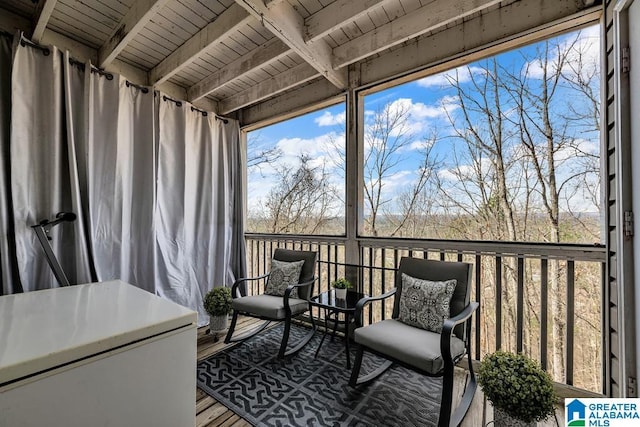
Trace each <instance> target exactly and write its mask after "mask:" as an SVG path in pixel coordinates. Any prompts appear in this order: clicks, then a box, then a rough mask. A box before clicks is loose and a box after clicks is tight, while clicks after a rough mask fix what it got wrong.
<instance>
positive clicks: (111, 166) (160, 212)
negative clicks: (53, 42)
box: [0, 44, 245, 325]
mask: <svg viewBox="0 0 640 427" xmlns="http://www.w3.org/2000/svg"><path fill="white" fill-rule="evenodd" d="M0 47H1V46H0ZM14 50H15V53H14V60H13V64H12V74H11V97H10V99H11V104H10V105H11V111H10V113H11V114H10V116H11V118H10V119H9V120H5V119H4V117H5V116H4V115H3V122H2V123H5V122H7V123H9V122H10V124H9V128H10V133H11V137H10V142H9V144H10V150H8V151H10V153H11V156H10V161H9V163H10V170H11V173H10V176H9V177H10V183H4V182H3V181H2V179H3V178H2V176H0V220H1V221H0V226H1V227H4V228H6V229H10V228H11V224H10V223H11V221H10V220H11V219H13V222H14V223H15V233H12V232H11V230H9V232H8V233H7V235H10V236H15V241H16V242H15V244H12V242H11V240H10V239H8V238H5V237H4V236H3V237H2V238H3V240H2V246H0V256H1V257H2V267H3V270H2V280H3V282H2V284H3V292H5V293H11V292H18V291H20V289H19V288H20V286H19V285H20V283H18V282H21V284H22V287H23V288H24V290H25V291H29V290H35V289H42V288H49V287H54V286H57V282H56V281H55V279H54V277H53V275H52V273H51V269H50V268H49V266H48V265H47V264H46V261H45V257H44V254H43V251H42V248H41V246H40V244H39V242H38V241H37V239H36V237H35V233H34V232H33V231H32V230H31V225H34V224H36V223H38V222H39V221H40V220H42V219H45V218H52V217H53V215H55V214H56V213H57V212H67V211H70V212H74V213H75V214H76V215H77V220H76V221H74V222H73V223H63V224H62V225H58V226H56V227H54V228H52V230H51V237H52V240H51V243H52V246H53V250H54V252H55V253H56V254H57V256H58V258H59V260H60V263H61V265H62V267H63V269H64V270H65V272H66V274H67V276H68V277H69V281H70V282H71V283H84V282H89V281H91V280H96V279H97V280H100V281H104V280H109V279H121V280H124V281H126V282H129V283H132V284H134V285H136V286H139V287H141V288H143V289H146V290H148V291H150V292H154V293H157V294H158V295H161V296H163V297H166V298H168V299H171V300H173V301H175V302H177V303H179V304H182V305H184V306H186V307H190V308H192V309H194V310H196V311H198V313H199V314H200V316H199V324H201V325H202V324H204V323H206V322H207V320H208V319H207V318H206V316H204V314H205V313H204V311H203V309H202V304H201V301H202V297H203V295H204V293H205V292H206V291H207V290H209V289H210V288H212V287H213V286H221V285H227V286H228V285H230V284H231V283H232V282H233V280H234V278H235V277H236V276H237V275H241V274H243V273H244V270H245V260H244V257H245V252H244V238H243V224H242V220H241V218H242V216H243V212H242V201H241V199H242V198H243V197H242V193H241V188H242V185H241V182H242V181H241V179H242V175H243V174H242V169H241V168H242V167H243V164H242V161H243V160H242V159H243V158H244V152H243V150H241V147H240V138H239V126H238V122H237V121H234V120H227V119H225V120H222V119H219V118H217V117H216V116H215V115H214V114H211V113H209V114H205V113H204V112H201V111H199V110H196V109H195V108H194V107H193V106H191V105H190V104H188V103H180V105H178V103H177V102H175V101H173V100H170V99H168V98H166V96H164V95H163V94H161V93H158V92H156V93H155V94H154V92H153V91H152V90H150V88H143V87H138V86H136V85H132V84H130V83H129V82H127V81H126V80H125V79H124V78H122V77H119V76H117V75H112V76H111V77H112V78H109V76H110V75H105V73H102V72H97V71H96V70H95V69H92V68H91V65H90V64H88V63H87V64H78V63H77V62H75V61H73V60H72V58H70V57H69V55H68V53H63V52H60V51H58V50H57V49H56V48H55V47H48V48H47V50H48V52H49V54H48V55H46V54H45V53H46V52H45V49H43V48H42V47H34V46H31V45H29V44H25V45H20V46H15V47H14ZM1 55H2V51H0V58H4V57H3V56H1ZM2 72H3V71H2V68H1V66H0V73H2ZM0 95H2V102H3V105H4V103H5V101H6V98H7V96H6V95H4V94H3V93H2V92H1V91H0ZM154 95H155V96H154ZM5 125H6V123H5ZM0 130H2V128H1V127H0ZM0 135H1V134H0ZM0 142H3V140H2V139H0ZM3 144H4V145H6V144H5V143H3ZM4 145H3V153H4V152H5V150H4V148H5V147H4ZM0 160H2V158H1V157H0ZM7 175H9V174H7ZM7 212H9V213H12V215H9V220H5V219H4V218H3V217H2V214H3V213H7ZM5 248H9V249H11V248H15V254H16V256H15V257H14V258H15V259H16V261H17V262H15V263H14V264H17V271H18V272H19V281H14V282H16V283H17V285H16V286H12V285H11V284H9V285H6V283H8V282H10V281H11V278H10V275H7V273H6V269H5V268H4V264H5V260H9V259H10V258H11V257H10V256H7V254H8V253H9V252H10V250H9V251H7V250H6V249H5ZM5 276H7V277H9V278H8V279H6V278H5Z"/></svg>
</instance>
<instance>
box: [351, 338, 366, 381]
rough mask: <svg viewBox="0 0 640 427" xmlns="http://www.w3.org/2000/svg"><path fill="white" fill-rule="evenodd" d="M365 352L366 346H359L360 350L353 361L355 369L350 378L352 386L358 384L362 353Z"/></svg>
mask: <svg viewBox="0 0 640 427" xmlns="http://www.w3.org/2000/svg"><path fill="white" fill-rule="evenodd" d="M363 353H364V348H363V347H362V346H360V347H358V352H357V353H356V360H354V362H353V369H352V370H351V379H350V380H349V385H350V386H351V387H355V386H356V385H358V376H360V367H361V366H362V355H363Z"/></svg>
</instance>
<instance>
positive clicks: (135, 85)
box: [125, 80, 149, 93]
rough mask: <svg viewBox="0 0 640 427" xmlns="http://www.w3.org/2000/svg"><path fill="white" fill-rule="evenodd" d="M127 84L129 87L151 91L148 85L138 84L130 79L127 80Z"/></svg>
mask: <svg viewBox="0 0 640 427" xmlns="http://www.w3.org/2000/svg"><path fill="white" fill-rule="evenodd" d="M125 84H126V85H127V87H134V88H136V89H138V90H139V91H140V92H142V93H149V88H148V87H144V86H140V85H137V84H135V83H131V82H130V81H129V80H125Z"/></svg>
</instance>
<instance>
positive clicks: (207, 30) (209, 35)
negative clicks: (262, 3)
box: [149, 4, 254, 84]
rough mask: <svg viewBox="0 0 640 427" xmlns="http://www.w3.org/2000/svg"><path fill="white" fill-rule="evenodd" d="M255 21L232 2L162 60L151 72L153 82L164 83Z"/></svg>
mask: <svg viewBox="0 0 640 427" xmlns="http://www.w3.org/2000/svg"><path fill="white" fill-rule="evenodd" d="M251 21H254V18H253V17H252V16H251V15H249V14H248V13H247V12H246V11H245V10H244V9H243V8H242V7H240V6H239V5H237V4H232V5H231V6H230V7H229V8H228V9H227V10H225V11H224V12H222V13H221V14H220V15H219V16H218V17H217V18H216V20H215V21H213V22H210V23H209V24H208V25H207V26H206V27H204V28H203V29H202V30H200V31H198V33H197V34H196V35H194V36H193V37H191V38H190V39H189V40H187V41H186V42H184V43H183V44H182V46H180V47H179V48H178V49H176V50H175V51H173V52H172V53H171V54H170V55H169V56H167V57H166V58H165V59H164V60H163V61H162V62H160V63H159V64H158V65H156V66H155V67H154V68H153V69H151V71H150V72H149V81H150V82H151V84H158V83H162V82H164V81H166V80H168V79H169V78H171V76H173V75H174V74H176V73H178V72H179V71H180V70H182V69H183V68H185V67H186V66H188V65H189V64H191V63H192V62H193V61H195V60H196V59H198V57H199V56H200V55H202V53H203V52H204V51H206V50H207V49H208V48H210V47H211V46H212V45H214V44H216V43H218V42H220V41H221V40H223V39H225V38H226V37H227V36H228V33H229V32H233V31H234V30H236V29H237V28H240V27H243V26H245V25H247V24H248V23H249V22H251Z"/></svg>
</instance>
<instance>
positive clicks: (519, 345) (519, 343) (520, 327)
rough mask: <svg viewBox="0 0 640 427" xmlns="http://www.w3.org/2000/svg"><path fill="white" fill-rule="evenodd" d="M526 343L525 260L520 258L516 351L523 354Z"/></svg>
mask: <svg viewBox="0 0 640 427" xmlns="http://www.w3.org/2000/svg"><path fill="white" fill-rule="evenodd" d="M523 343H524V258H523V257H522V256H519V257H518V284H517V295H516V351H517V352H518V353H522V350H523Z"/></svg>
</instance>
